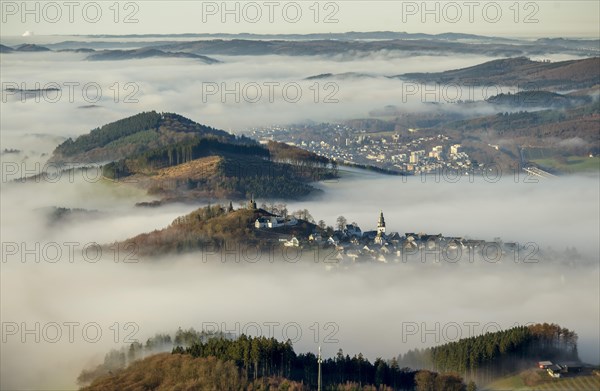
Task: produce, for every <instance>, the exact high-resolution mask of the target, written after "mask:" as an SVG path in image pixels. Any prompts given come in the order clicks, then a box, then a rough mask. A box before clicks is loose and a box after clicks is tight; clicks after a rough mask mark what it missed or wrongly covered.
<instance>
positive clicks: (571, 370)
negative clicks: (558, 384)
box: [538, 361, 583, 378]
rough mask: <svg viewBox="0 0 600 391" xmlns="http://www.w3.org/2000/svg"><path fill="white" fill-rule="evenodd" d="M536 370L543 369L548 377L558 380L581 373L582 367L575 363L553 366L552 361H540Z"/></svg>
mask: <svg viewBox="0 0 600 391" xmlns="http://www.w3.org/2000/svg"><path fill="white" fill-rule="evenodd" d="M538 368H540V369H545V370H546V372H548V375H550V377H554V378H559V377H562V376H564V375H566V374H571V375H572V374H575V373H579V372H581V370H582V368H583V366H582V365H581V364H580V363H577V362H564V363H561V364H555V363H553V362H552V361H540V362H539V363H538Z"/></svg>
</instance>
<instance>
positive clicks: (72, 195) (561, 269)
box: [0, 52, 600, 389]
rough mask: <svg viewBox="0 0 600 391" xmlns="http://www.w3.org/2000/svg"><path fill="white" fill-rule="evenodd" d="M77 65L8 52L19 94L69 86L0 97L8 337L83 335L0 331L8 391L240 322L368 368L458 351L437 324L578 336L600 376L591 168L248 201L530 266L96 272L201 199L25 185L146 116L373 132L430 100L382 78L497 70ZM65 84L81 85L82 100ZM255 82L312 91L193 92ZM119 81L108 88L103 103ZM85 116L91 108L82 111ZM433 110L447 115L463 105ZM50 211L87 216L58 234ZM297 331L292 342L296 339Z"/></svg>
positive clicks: (454, 64) (367, 183)
mask: <svg viewBox="0 0 600 391" xmlns="http://www.w3.org/2000/svg"><path fill="white" fill-rule="evenodd" d="M84 57H85V54H82V53H70V52H51V53H46V52H43V53H11V54H10V55H3V56H2V61H1V66H2V76H1V82H2V83H3V86H5V85H8V84H6V83H17V84H18V85H19V86H20V85H21V83H25V86H24V87H25V88H26V89H34V88H37V87H36V86H35V83H36V82H39V83H40V84H41V87H42V88H44V86H45V85H49V83H58V84H59V85H60V86H61V89H62V91H61V93H62V97H60V98H58V99H56V96H55V95H54V94H56V92H47V93H46V94H47V96H46V97H41V98H40V99H39V100H38V101H36V99H35V98H34V97H29V98H28V99H27V100H26V101H25V102H22V101H21V100H20V99H19V96H17V95H14V94H9V93H7V92H6V91H4V87H3V103H2V105H3V107H2V108H3V109H2V116H1V120H0V121H1V122H0V125H1V128H2V132H1V133H0V141H1V145H2V149H3V150H4V149H5V148H7V149H15V150H18V151H17V152H15V153H3V154H2V155H1V156H0V162H1V163H2V166H3V168H2V175H3V178H2V189H1V193H0V198H1V214H0V222H1V228H2V245H3V249H2V251H3V255H2V256H3V258H2V262H3V263H2V273H1V281H0V286H1V296H2V321H3V322H14V323H15V324H18V325H19V327H23V326H22V325H23V323H25V326H26V327H28V328H31V329H35V323H36V322H39V323H40V324H41V325H43V324H48V323H50V322H56V323H57V324H59V325H64V324H65V323H73V322H75V323H77V327H76V328H75V331H74V333H73V340H72V341H70V340H69V334H68V333H67V332H66V331H67V327H66V326H63V327H62V336H61V337H60V338H58V337H57V338H54V337H55V336H56V335H55V331H54V330H47V331H48V332H49V333H51V335H45V336H44V335H42V338H41V339H40V340H39V341H35V339H36V335H35V334H36V332H35V331H34V332H33V333H30V334H26V335H25V341H22V338H23V337H22V335H21V331H20V330H19V331H18V332H17V333H16V334H14V335H10V334H6V333H5V330H3V337H4V336H5V334H6V341H3V346H2V352H1V354H2V368H1V371H2V372H1V373H0V378H1V379H2V380H1V385H0V387H1V388H2V389H11V388H17V387H20V388H36V389H38V388H39V389H56V388H75V387H76V386H77V384H76V382H75V381H76V378H77V375H78V374H79V372H80V371H81V370H82V369H84V368H89V367H91V366H93V365H97V364H99V363H100V362H101V361H102V359H103V357H104V354H105V353H106V352H107V351H108V350H110V349H112V348H120V347H121V346H123V345H124V344H125V343H124V340H125V336H128V335H129V334H130V333H132V334H131V338H133V339H137V340H139V341H140V342H142V343H143V342H145V341H146V339H148V338H150V337H152V336H153V335H154V334H156V333H158V332H169V333H172V332H174V331H175V330H177V328H178V327H181V328H190V327H194V328H196V329H197V330H198V329H201V328H202V326H203V325H210V326H211V327H212V326H214V325H215V324H217V325H219V327H220V328H223V325H225V327H224V328H225V329H224V330H222V331H230V332H240V331H244V330H246V329H247V330H249V332H250V333H252V332H253V331H252V330H253V329H252V327H245V326H248V325H250V324H258V325H262V326H263V327H262V329H261V332H262V335H265V336H271V335H269V328H268V326H264V325H265V324H271V325H274V326H273V327H274V335H273V336H274V337H276V338H277V339H279V340H285V338H284V337H286V336H288V337H290V335H291V338H292V339H293V340H294V341H293V342H294V348H295V349H296V351H298V352H307V351H313V352H314V351H316V349H317V346H318V345H319V344H320V345H322V349H323V353H324V355H325V356H326V357H331V356H334V355H335V354H336V353H337V351H338V349H339V348H343V349H344V353H348V354H350V355H353V354H358V353H359V352H362V353H363V354H364V355H365V356H366V357H367V358H369V359H370V360H371V361H372V360H374V359H375V358H376V357H383V358H391V357H394V356H397V355H398V354H400V353H405V352H406V351H408V350H409V349H414V348H422V347H427V346H434V345H436V344H439V343H444V342H448V341H449V340H455V339H457V337H456V333H455V329H452V330H450V329H447V328H445V327H444V325H448V324H452V325H453V324H458V325H460V326H461V328H460V330H461V333H462V334H461V335H459V336H458V338H460V337H468V336H471V335H472V334H480V333H482V332H485V331H497V330H498V329H499V328H500V329H508V328H510V327H512V326H514V325H524V324H529V323H535V322H553V323H558V324H560V325H561V326H562V327H567V328H569V329H571V330H574V331H576V332H577V333H578V335H579V354H580V356H581V358H582V360H584V361H585V362H589V363H593V364H598V363H600V356H599V351H600V350H599V349H600V340H599V338H598V327H599V325H598V319H599V317H600V299H599V297H600V285H599V277H600V274H599V273H600V270H599V263H598V259H599V258H598V256H599V253H600V247H599V242H598V237H599V236H600V228H599V226H598V216H599V214H600V206H599V205H600V178H599V175H598V173H597V172H595V173H591V174H581V175H571V176H559V177H556V178H552V179H536V178H531V177H527V176H526V175H525V173H524V172H518V171H517V172H503V173H501V174H500V175H499V176H495V175H494V176H492V177H491V178H492V179H490V177H487V178H484V177H481V176H476V177H473V176H471V177H469V176H464V177H459V178H444V177H441V178H440V177H435V176H433V175H430V176H412V177H401V176H386V175H382V174H376V173H373V172H369V171H363V170H359V169H350V168H345V167H341V168H340V172H341V175H340V178H339V179H336V180H331V181H325V182H321V183H318V184H316V187H318V188H319V189H321V190H322V192H321V194H319V195H316V196H315V197H313V198H311V199H307V200H305V201H281V200H263V199H258V200H257V202H258V204H259V205H260V204H261V203H262V202H272V201H275V202H286V203H287V208H288V210H289V211H295V210H298V209H308V210H309V211H310V213H311V214H312V216H313V217H314V219H315V220H317V221H318V220H321V219H322V220H324V221H325V222H326V224H327V225H332V226H333V225H335V222H336V219H337V217H338V216H340V215H343V216H345V217H346V218H347V220H348V222H356V223H358V225H359V226H360V227H361V228H362V229H363V231H366V230H374V229H375V227H376V224H377V218H378V216H379V213H380V211H383V213H384V214H385V218H386V222H387V227H388V228H387V229H388V232H394V231H397V232H399V233H400V234H401V235H404V234H405V233H408V232H416V233H418V232H425V233H429V234H438V233H442V234H444V235H448V236H455V237H465V238H472V239H485V240H494V239H495V238H500V239H501V240H503V241H506V242H517V243H519V244H525V243H530V242H531V243H534V244H535V246H536V247H535V248H536V249H539V257H538V258H539V259H538V260H537V262H532V263H523V262H501V263H489V262H483V261H476V262H472V263H469V262H458V263H450V262H433V261H426V262H397V263H395V262H390V263H375V262H373V263H360V264H356V265H337V264H335V263H333V264H327V263H323V262H289V261H286V260H283V259H276V260H275V262H270V261H269V260H267V259H260V260H258V261H257V262H246V261H243V260H242V261H240V262H236V260H239V254H237V255H236V254H235V251H234V254H233V256H234V260H233V261H231V260H229V261H227V262H221V261H220V260H219V259H216V257H215V258H214V259H213V258H211V259H208V261H207V262H204V260H205V259H204V258H203V257H202V255H201V254H198V253H192V254H184V255H173V256H165V257H160V258H159V259H152V260H149V259H143V258H137V257H135V256H134V257H133V258H132V259H130V262H124V258H123V257H124V256H125V255H126V254H122V253H119V254H115V253H114V252H112V251H111V250H108V251H107V250H106V249H104V251H103V254H102V257H98V258H97V259H96V258H95V254H89V253H85V251H86V250H85V248H86V247H88V250H89V251H90V252H92V253H93V252H95V251H96V247H97V244H101V245H104V244H110V243H113V242H116V241H121V240H124V239H126V238H130V237H133V236H135V235H138V234H140V233H144V232H151V231H153V230H156V229H161V228H164V227H167V226H168V225H169V224H171V223H172V222H173V220H174V219H175V218H177V217H178V216H182V215H185V214H188V213H190V212H192V211H193V210H195V209H197V208H198V207H200V206H203V205H206V203H205V202H200V201H199V202H198V203H197V204H181V203H174V204H168V205H165V206H161V207H159V208H140V207H136V206H135V204H136V203H138V202H141V201H152V200H153V199H154V198H153V197H152V196H149V195H148V194H146V192H145V191H143V190H140V189H138V188H136V187H134V186H132V185H130V184H127V183H126V182H120V181H119V182H112V181H109V180H107V179H104V178H100V175H99V174H98V175H93V173H88V174H86V175H84V174H83V173H82V172H80V171H75V172H70V173H65V172H63V173H61V172H58V171H57V172H54V173H53V175H54V176H50V177H46V178H45V179H40V180H30V181H27V182H23V181H20V180H19V179H21V178H23V177H25V176H30V175H35V174H37V173H39V172H41V171H43V170H44V169H47V170H50V171H52V170H53V169H54V168H56V167H52V166H51V165H47V164H46V161H47V159H48V158H49V157H50V155H51V154H52V151H53V150H54V148H55V147H56V146H57V145H58V144H59V143H61V142H62V141H64V140H65V139H66V138H68V137H73V138H75V137H76V136H78V135H81V134H85V133H88V132H89V131H90V130H91V129H93V128H96V127H99V126H101V125H103V124H106V123H109V122H112V121H115V120H117V119H120V118H123V117H127V116H130V115H133V114H136V113H139V112H142V111H150V110H157V111H159V112H160V111H162V112H175V113H178V114H181V115H184V116H186V117H188V118H191V119H192V120H194V121H196V122H199V123H201V124H205V125H208V126H212V127H215V128H220V129H224V130H227V131H230V132H233V133H236V134H241V132H243V131H245V130H247V129H249V128H252V127H255V126H267V125H273V124H282V125H285V124H290V123H299V122H304V121H314V122H335V121H341V120H347V119H352V118H360V117H368V115H369V112H370V111H372V110H379V109H382V108H384V107H385V106H387V105H396V106H402V107H403V108H404V109H406V110H415V111H419V110H423V111H425V110H428V108H429V107H430V105H429V104H428V103H423V102H422V99H421V97H420V96H419V95H411V96H405V94H404V93H403V87H402V83H403V82H402V81H400V80H394V79H389V78H388V77H387V76H391V75H398V74H402V73H408V72H436V71H443V70H448V69H454V68H461V67H466V66H470V65H473V64H478V63H482V62H485V61H489V60H491V59H493V58H491V57H484V56H473V55H465V56H460V57H459V56H452V57H447V56H442V55H438V54H435V53H431V54H427V55H420V56H409V55H406V54H398V53H376V54H372V55H369V56H358V57H356V58H350V57H347V56H329V57H326V56H319V57H310V58H309V57H301V56H298V57H293V60H292V58H291V57H289V56H275V55H268V56H213V57H215V58H217V59H218V60H220V61H222V62H223V63H220V64H213V65H206V64H202V63H199V62H196V61H195V60H190V59H175V58H172V59H167V60H164V59H147V60H127V61H109V62H93V61H84V60H83V58H84ZM544 58H551V59H557V60H558V59H561V60H562V59H566V58H572V57H571V56H567V55H554V56H553V55H549V56H547V57H544ZM348 72H353V73H358V74H364V75H362V76H352V77H348V78H340V79H335V80H334V81H335V83H337V87H338V88H339V89H338V90H337V92H336V96H335V98H336V99H337V100H338V102H337V103H323V102H322V100H323V97H324V95H326V93H327V92H328V91H326V90H323V84H324V83H325V82H326V81H319V83H320V87H319V88H320V89H321V90H320V93H321V95H320V98H319V100H318V101H317V102H315V100H314V99H313V98H314V96H313V95H312V93H313V90H311V89H310V86H311V85H313V83H314V81H313V80H305V79H306V78H307V77H310V76H314V75H319V74H323V73H334V74H344V73H348ZM65 82H67V83H78V84H77V85H75V87H74V99H73V101H70V99H69V98H68V88H66V87H65ZM90 82H93V83H98V85H100V86H101V88H102V93H103V96H102V98H101V99H99V100H98V101H97V102H90V99H89V96H88V98H87V99H84V98H83V97H82V89H81V86H82V85H85V84H86V83H90ZM264 82H277V83H280V84H285V83H291V82H294V83H300V84H301V85H302V86H303V88H302V92H303V93H304V95H303V97H302V99H300V100H299V101H298V102H296V103H290V102H288V101H286V99H284V98H282V97H281V90H280V89H278V88H275V94H276V96H275V100H274V102H269V101H268V100H267V98H266V97H264V98H263V99H262V100H261V101H260V102H258V103H248V102H247V101H244V99H243V98H242V100H241V102H235V100H234V98H233V97H232V96H230V95H229V96H226V98H227V99H226V100H225V101H223V99H222V97H221V95H220V94H216V95H210V96H205V94H204V93H203V88H205V87H203V83H216V84H217V85H221V83H225V84H226V85H228V86H232V85H234V84H235V83H241V84H248V83H258V84H259V85H262V83H264ZM115 83H119V84H118V86H117V87H113V88H112V89H111V86H114V85H115ZM125 83H134V84H135V86H136V87H135V88H136V89H135V91H136V92H135V95H134V96H133V98H134V99H135V100H137V102H130V103H127V102H123V99H124V97H125V96H126V95H127V94H128V93H129V92H131V91H133V90H126V89H125V87H124V86H125ZM115 91H118V93H119V95H118V98H119V99H118V102H115V95H114V93H115ZM265 91H266V88H265ZM205 92H206V91H205ZM89 93H90V94H92V95H93V93H92V92H89ZM404 98H406V101H404ZM89 105H94V107H85V106H89ZM442 106H443V107H442V108H439V109H440V110H448V111H452V110H460V109H461V108H460V107H459V106H458V105H453V104H445V105H442ZM477 110H482V111H481V113H483V114H493V113H494V111H493V109H485V108H481V109H477ZM486 110H487V111H486ZM452 182H456V183H452ZM211 202H212V203H219V202H221V203H228V202H229V200H211ZM238 205H239V202H234V206H236V207H237V206H238ZM56 207H58V208H71V209H82V210H85V212H83V213H84V214H83V216H71V217H67V218H65V219H59V220H57V221H55V219H54V218H53V211H54V209H53V208H56ZM90 244H91V246H90ZM24 249H28V250H30V251H29V252H28V254H29V255H23V250H24ZM31 249H33V250H31ZM56 251H59V253H56ZM71 251H72V252H71ZM25 252H27V251H25ZM548 254H552V256H550V255H548ZM557 254H559V255H557ZM568 254H570V255H568ZM236 257H238V258H236ZM91 323H96V324H98V325H99V327H100V329H101V331H102V335H101V337H100V338H98V340H97V341H93V342H90V341H89V340H86V338H84V337H82V333H81V328H82V327H83V325H85V324H91ZM115 323H117V324H118V325H117V326H116V327H115V326H114V325H115ZM315 323H316V324H317V326H315ZM236 324H239V326H236ZM275 324H276V325H275ZM290 324H293V325H294V329H293V330H291V331H289V332H290V335H288V334H285V333H284V332H283V331H282V330H283V329H284V326H285V325H290ZM125 325H127V326H125ZM407 325H410V327H413V326H414V325H418V326H419V330H418V331H417V332H414V333H413V331H414V330H413V329H412V328H411V329H410V330H411V332H410V333H408V334H407V332H406V331H407V329H406V328H407ZM469 325H471V326H469ZM130 326H131V327H130ZM40 327H41V326H40ZM115 330H118V332H117V334H118V335H115V333H116V331H115ZM297 330H300V331H301V332H300V334H298V335H296V338H294V334H296V333H295V331H297ZM316 330H318V335H317V331H316ZM428 330H429V332H428ZM431 330H435V331H434V332H433V333H432V332H430V331H431ZM40 333H41V331H40V332H38V333H37V334H40ZM470 333H472V334H470ZM42 334H43V333H42ZM92 334H93V332H92ZM254 334H260V333H256V332H255V331H254ZM52 339H55V342H50V341H49V340H52ZM49 363H50V365H49Z"/></svg>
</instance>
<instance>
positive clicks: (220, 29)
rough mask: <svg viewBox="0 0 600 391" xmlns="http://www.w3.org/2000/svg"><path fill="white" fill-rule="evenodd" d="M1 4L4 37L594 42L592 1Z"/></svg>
mask: <svg viewBox="0 0 600 391" xmlns="http://www.w3.org/2000/svg"><path fill="white" fill-rule="evenodd" d="M116 4H117V2H112V1H111V2H109V1H81V2H34V1H29V2H20V1H19V2H16V1H3V2H2V35H3V36H20V35H22V34H23V33H24V32H25V31H30V32H33V33H34V34H36V35H51V34H62V35H71V34H159V33H160V34H174V33H241V32H249V33H267V34H275V33H317V32H319V33H326V32H346V31H382V30H389V31H407V32H411V33H417V32H421V33H443V32H449V31H451V32H461V33H472V34H481V35H495V36H520V37H531V38H535V37H540V36H552V37H596V38H597V37H598V36H599V35H600V30H599V29H600V27H599V24H598V15H599V13H600V5H599V3H598V2H597V1H565V0H563V1H546V0H544V1H518V2H517V1H504V0H498V1H427V2H422V1H418V2H417V1H348V0H344V1H256V2H254V1H226V2H222V1H218V2H217V1H172V2H171V1H170V2H166V1H120V2H118V5H116Z"/></svg>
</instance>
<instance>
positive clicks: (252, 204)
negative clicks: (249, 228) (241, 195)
mask: <svg viewBox="0 0 600 391" xmlns="http://www.w3.org/2000/svg"><path fill="white" fill-rule="evenodd" d="M248 209H250V210H255V209H256V201H254V194H252V197H250V201H248Z"/></svg>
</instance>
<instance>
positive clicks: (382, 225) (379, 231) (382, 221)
mask: <svg viewBox="0 0 600 391" xmlns="http://www.w3.org/2000/svg"><path fill="white" fill-rule="evenodd" d="M384 233H385V219H384V218H383V211H381V212H380V213H379V221H378V222H377V234H378V235H380V234H384Z"/></svg>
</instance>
